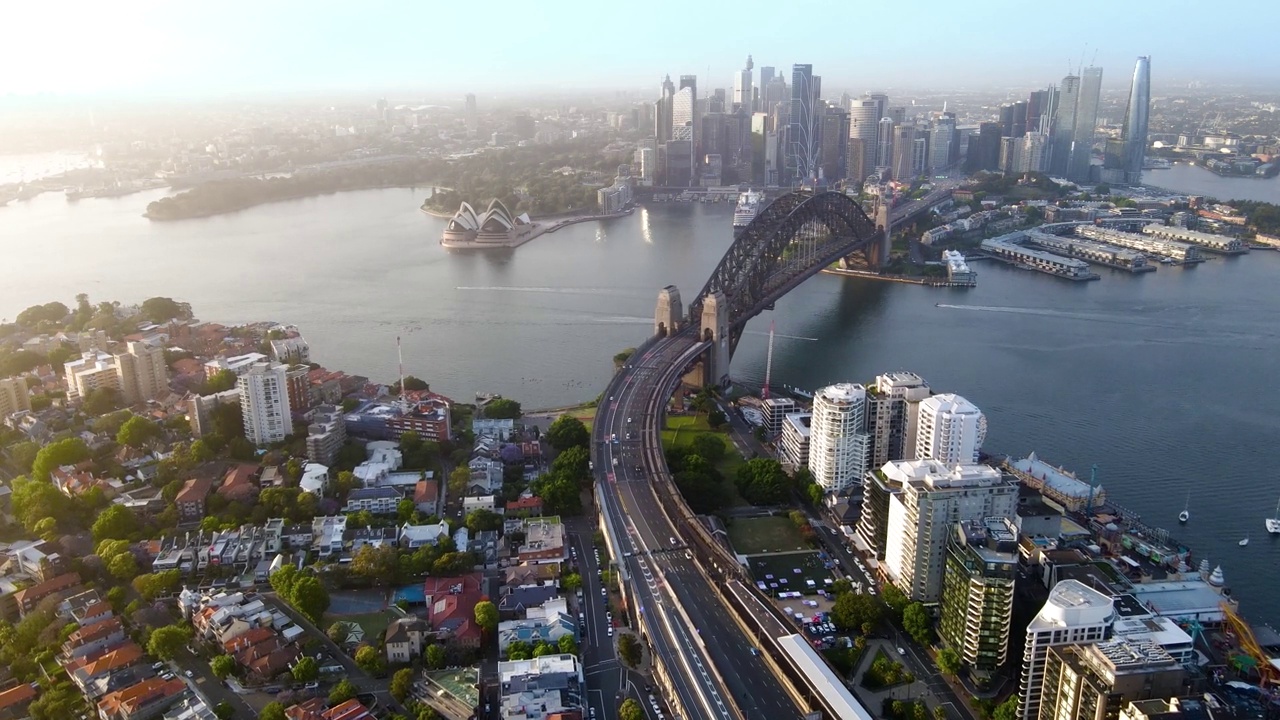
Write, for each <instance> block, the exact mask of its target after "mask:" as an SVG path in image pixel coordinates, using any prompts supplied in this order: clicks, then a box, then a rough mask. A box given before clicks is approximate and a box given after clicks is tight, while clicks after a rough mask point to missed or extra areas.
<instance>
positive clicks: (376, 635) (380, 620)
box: [320, 610, 400, 645]
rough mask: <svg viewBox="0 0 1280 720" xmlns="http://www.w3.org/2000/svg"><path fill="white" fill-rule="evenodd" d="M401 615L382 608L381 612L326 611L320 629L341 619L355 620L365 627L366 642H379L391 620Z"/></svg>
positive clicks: (327, 627)
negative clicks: (348, 612)
mask: <svg viewBox="0 0 1280 720" xmlns="http://www.w3.org/2000/svg"><path fill="white" fill-rule="evenodd" d="M397 617H400V616H399V615H397V614H396V613H394V612H392V611H390V610H382V611H379V612H371V613H362V614H360V615H332V614H329V613H325V615H324V619H323V620H322V621H321V624H320V629H321V630H325V631H327V630H328V629H329V626H330V625H332V624H334V623H335V622H338V621H339V620H341V621H342V622H353V623H356V624H357V625H359V626H360V627H362V628H364V639H365V641H366V642H369V643H373V644H375V645H376V644H377V643H378V641H379V639H380V638H381V637H382V636H383V635H385V634H386V632H387V626H388V625H390V624H391V621H392V620H394V619H395V618H397Z"/></svg>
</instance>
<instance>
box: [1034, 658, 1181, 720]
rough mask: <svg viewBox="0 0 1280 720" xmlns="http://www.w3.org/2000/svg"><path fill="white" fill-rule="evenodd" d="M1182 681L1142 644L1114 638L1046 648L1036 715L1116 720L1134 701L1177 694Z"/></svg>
mask: <svg viewBox="0 0 1280 720" xmlns="http://www.w3.org/2000/svg"><path fill="white" fill-rule="evenodd" d="M1185 679H1186V671H1185V670H1183V668H1182V666H1181V665H1180V664H1178V662H1177V661H1175V660H1174V659H1173V657H1171V656H1170V655H1169V653H1167V652H1165V650H1164V648H1161V647H1160V646H1159V645H1157V644H1155V643H1153V642H1150V641H1148V640H1141V641H1134V640H1127V639H1122V638H1120V639H1115V640H1108V641H1105V642H1095V643H1089V644H1087V645H1062V646H1058V647H1051V648H1049V651H1048V653H1047V655H1046V656H1045V665H1044V680H1043V681H1042V684H1041V691H1040V717H1041V718H1043V719H1044V720H1110V719H1112V718H1119V717H1120V711H1121V709H1122V708H1124V706H1125V705H1127V704H1129V703H1130V702H1132V701H1134V700H1151V699H1155V698H1161V699H1162V698H1168V697H1173V696H1175V695H1180V694H1182V693H1183V692H1184V690H1185V688H1184V687H1183V681H1184V680H1185Z"/></svg>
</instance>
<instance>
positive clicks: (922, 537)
mask: <svg viewBox="0 0 1280 720" xmlns="http://www.w3.org/2000/svg"><path fill="white" fill-rule="evenodd" d="M880 472H882V473H884V475H885V477H887V478H888V479H889V480H890V481H894V482H898V483H901V485H902V490H901V492H898V493H894V494H893V495H891V496H890V498H889V524H888V531H887V535H886V537H885V543H886V547H885V559H884V569H885V572H886V573H888V575H889V578H890V579H891V580H892V581H893V583H894V584H895V585H897V586H898V588H899V589H901V590H902V592H903V593H905V594H906V595H907V597H909V598H911V599H912V600H916V601H919V602H923V603H936V602H938V601H939V599H940V598H941V597H942V574H943V569H944V568H945V567H946V544H947V538H948V537H949V536H950V534H951V532H952V528H954V527H955V525H956V523H962V522H970V521H981V520H983V519H985V518H990V517H1002V518H1012V517H1015V513H1016V512H1017V506H1018V483H1017V481H1016V480H1014V479H1013V478H1008V479H1006V478H1005V477H1004V475H1003V474H1001V472H1000V471H999V470H996V469H995V468H992V467H988V466H986V465H946V464H944V463H941V462H939V461H937V460H932V459H927V460H901V461H897V462H889V463H885V465H884V466H883V467H882V468H881V469H880Z"/></svg>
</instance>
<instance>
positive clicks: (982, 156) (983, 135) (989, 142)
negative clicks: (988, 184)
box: [969, 122, 1001, 172]
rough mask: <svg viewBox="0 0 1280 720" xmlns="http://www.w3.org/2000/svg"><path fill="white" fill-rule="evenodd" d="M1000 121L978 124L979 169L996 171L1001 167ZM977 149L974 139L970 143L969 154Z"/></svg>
mask: <svg viewBox="0 0 1280 720" xmlns="http://www.w3.org/2000/svg"><path fill="white" fill-rule="evenodd" d="M1000 133H1001V128H1000V123H994V122H984V123H982V124H981V125H979V126H978V147H977V150H976V152H977V166H976V167H977V169H978V170H986V171H988V172H994V171H995V170H997V169H999V167H1000V137H1001V135H1000ZM974 152H975V149H974V147H973V141H970V143H969V155H971V156H972V155H973V154H974Z"/></svg>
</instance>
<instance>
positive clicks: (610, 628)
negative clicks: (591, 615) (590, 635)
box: [609, 625, 613, 637]
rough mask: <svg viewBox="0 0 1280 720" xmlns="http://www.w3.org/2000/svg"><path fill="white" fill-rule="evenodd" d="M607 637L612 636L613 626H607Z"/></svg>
mask: <svg viewBox="0 0 1280 720" xmlns="http://www.w3.org/2000/svg"><path fill="white" fill-rule="evenodd" d="M609 637H613V626H612V625H610V626H609Z"/></svg>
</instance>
